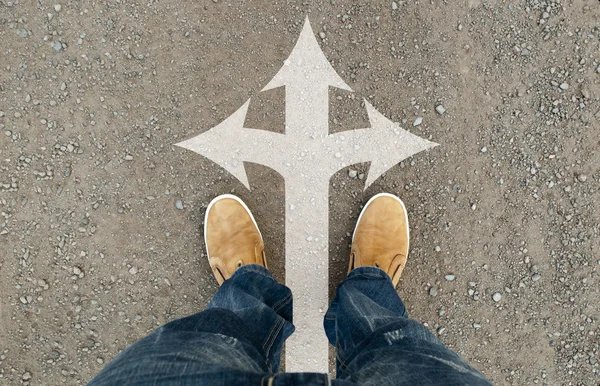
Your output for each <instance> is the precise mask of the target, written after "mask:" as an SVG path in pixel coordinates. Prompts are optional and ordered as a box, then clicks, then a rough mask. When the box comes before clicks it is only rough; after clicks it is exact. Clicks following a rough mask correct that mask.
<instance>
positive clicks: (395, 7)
mask: <svg viewBox="0 0 600 386" xmlns="http://www.w3.org/2000/svg"><path fill="white" fill-rule="evenodd" d="M392 9H398V4H396V2H395V1H392Z"/></svg>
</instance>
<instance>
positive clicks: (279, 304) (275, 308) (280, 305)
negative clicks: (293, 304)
mask: <svg viewBox="0 0 600 386" xmlns="http://www.w3.org/2000/svg"><path fill="white" fill-rule="evenodd" d="M291 297H292V293H291V292H290V293H289V295H288V296H286V297H285V298H283V299H282V300H280V301H278V302H277V303H275V305H273V311H275V312H277V311H279V310H280V309H281V308H283V306H285V305H286V303H287V301H288V300H289V299H290V298H291Z"/></svg>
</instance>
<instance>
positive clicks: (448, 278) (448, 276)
mask: <svg viewBox="0 0 600 386" xmlns="http://www.w3.org/2000/svg"><path fill="white" fill-rule="evenodd" d="M455 278H456V276H454V275H453V274H449V275H446V276H444V279H446V281H453V280H454V279H455Z"/></svg>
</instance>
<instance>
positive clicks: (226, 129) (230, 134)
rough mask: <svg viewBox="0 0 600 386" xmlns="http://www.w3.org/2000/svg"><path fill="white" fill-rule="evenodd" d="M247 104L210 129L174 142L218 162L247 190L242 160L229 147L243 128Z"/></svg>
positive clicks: (246, 178) (246, 177)
mask: <svg viewBox="0 0 600 386" xmlns="http://www.w3.org/2000/svg"><path fill="white" fill-rule="evenodd" d="M249 105H250V100H248V101H246V103H244V104H243V105H242V106H241V107H240V108H239V109H238V110H237V111H236V112H234V113H233V114H231V115H230V116H229V117H228V118H227V119H225V120H224V121H223V122H221V123H219V124H218V125H216V126H215V127H213V128H212V129H210V130H207V131H205V132H203V133H202V134H199V135H197V136H195V137H193V138H190V139H187V140H185V141H182V142H179V143H176V144H175V146H178V147H182V148H184V149H187V150H191V151H193V152H194V153H198V154H200V155H202V156H204V157H206V158H208V159H210V160H211V161H213V162H214V163H216V164H218V165H219V166H221V167H222V168H223V169H225V170H226V171H227V172H229V173H230V174H231V175H233V176H234V177H235V178H237V179H238V180H239V181H240V182H241V183H242V184H243V185H244V186H245V187H246V188H247V189H248V190H250V183H249V182H248V175H247V173H246V168H245V166H244V162H243V160H240V159H238V157H236V154H235V153H234V152H232V149H231V147H232V144H233V143H235V141H236V138H237V137H238V136H239V132H240V130H242V129H243V128H244V121H245V119H246V113H247V111H248V106H249Z"/></svg>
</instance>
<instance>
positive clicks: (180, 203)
mask: <svg viewBox="0 0 600 386" xmlns="http://www.w3.org/2000/svg"><path fill="white" fill-rule="evenodd" d="M175 208H177V209H179V210H183V202H181V200H177V201H175Z"/></svg>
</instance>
